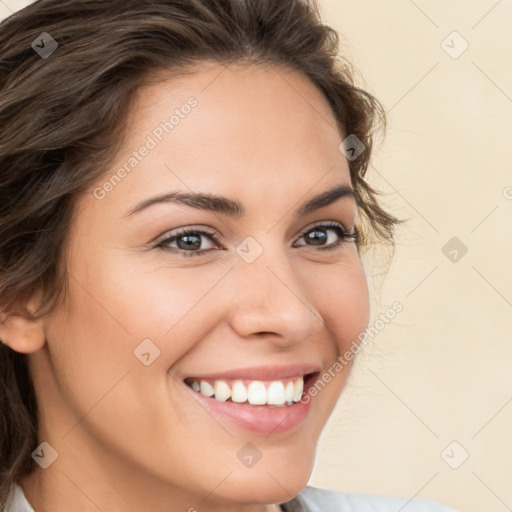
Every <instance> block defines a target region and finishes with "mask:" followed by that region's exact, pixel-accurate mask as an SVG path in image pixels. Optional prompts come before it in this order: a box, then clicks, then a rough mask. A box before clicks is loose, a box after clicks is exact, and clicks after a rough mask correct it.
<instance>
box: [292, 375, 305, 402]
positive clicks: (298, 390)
mask: <svg viewBox="0 0 512 512" xmlns="http://www.w3.org/2000/svg"><path fill="white" fill-rule="evenodd" d="M303 391H304V379H297V380H296V381H295V384H294V385H293V401H294V402H298V401H300V399H301V398H302V392H303Z"/></svg>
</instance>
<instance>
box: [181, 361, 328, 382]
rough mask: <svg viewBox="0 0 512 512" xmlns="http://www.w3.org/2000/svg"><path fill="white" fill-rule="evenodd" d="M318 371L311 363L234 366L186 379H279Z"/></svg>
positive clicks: (190, 376) (317, 367)
mask: <svg viewBox="0 0 512 512" xmlns="http://www.w3.org/2000/svg"><path fill="white" fill-rule="evenodd" d="M319 371H320V367H319V366H318V365H316V364H311V363H298V364H291V365H286V366H252V367H250V368H236V369H232V370H227V371H223V372H218V373H208V374H206V373H203V374H195V375H189V376H187V377H186V378H187V379H195V380H237V379H239V380H281V379H289V378H291V377H301V376H303V375H308V374H310V373H316V372H319Z"/></svg>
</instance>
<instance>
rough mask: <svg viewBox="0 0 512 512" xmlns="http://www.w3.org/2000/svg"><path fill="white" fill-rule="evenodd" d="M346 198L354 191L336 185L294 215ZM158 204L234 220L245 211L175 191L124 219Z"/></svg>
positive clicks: (229, 203) (231, 203)
mask: <svg viewBox="0 0 512 512" xmlns="http://www.w3.org/2000/svg"><path fill="white" fill-rule="evenodd" d="M346 197H348V198H351V199H353V200H354V201H355V200H356V194H355V191H354V189H353V188H352V187H351V186H350V185H338V186H336V187H334V188H331V189H329V190H326V191H324V192H322V193H320V194H318V195H316V196H314V197H312V198H311V199H309V200H308V201H307V202H306V203H304V204H303V205H302V206H301V207H300V208H299V209H298V210H296V212H295V214H296V215H297V216H303V215H306V214H308V213H310V212H312V211H314V210H318V209H320V208H323V207H324V206H328V205H330V204H332V203H334V202H335V201H338V200H339V199H342V198H346ZM159 203H175V204H184V205H186V206H191V207H192V208H197V209H200V210H208V211H212V212H217V213H223V214H225V215H229V216H231V217H236V218H239V217H242V216H243V215H244V214H245V211H246V210H245V207H244V205H243V204H242V203H240V202H239V201H236V200H233V199H229V198H227V197H222V196H218V195H215V194H203V193H196V192H183V191H176V192H170V193H168V194H162V195H158V196H155V197H151V198H149V199H146V200H144V201H142V202H141V203H139V204H137V205H136V206H135V207H134V208H132V209H130V210H129V211H128V213H127V214H126V215H125V217H127V216H130V215H135V214H137V213H139V212H141V211H142V210H145V209H146V208H149V207H150V206H153V205H155V204H159Z"/></svg>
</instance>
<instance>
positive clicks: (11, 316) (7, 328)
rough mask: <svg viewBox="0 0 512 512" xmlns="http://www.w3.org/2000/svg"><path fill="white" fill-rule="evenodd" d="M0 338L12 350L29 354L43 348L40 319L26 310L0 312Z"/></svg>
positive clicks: (43, 336)
mask: <svg viewBox="0 0 512 512" xmlns="http://www.w3.org/2000/svg"><path fill="white" fill-rule="evenodd" d="M0 339H1V340H2V342H3V343H4V344H5V345H8V346H9V347H10V348H11V349H12V350H14V351H16V352H21V353H23V354H29V353H31V352H36V351H37V350H39V349H41V348H43V346H44V344H45V342H46V335H45V332H44V324H43V320H42V319H39V320H37V319H35V318H33V317H32V315H31V314H30V313H29V312H28V311H27V310H26V309H24V310H22V311H19V310H16V311H9V312H2V313H0Z"/></svg>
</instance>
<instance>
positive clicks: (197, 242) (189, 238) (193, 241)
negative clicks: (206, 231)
mask: <svg viewBox="0 0 512 512" xmlns="http://www.w3.org/2000/svg"><path fill="white" fill-rule="evenodd" d="M182 240H185V243H183V244H180V241H182ZM181 245H183V247H181ZM178 247H179V248H180V249H190V248H192V249H199V247H201V237H199V236H197V235H182V236H180V237H179V238H178Z"/></svg>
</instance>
